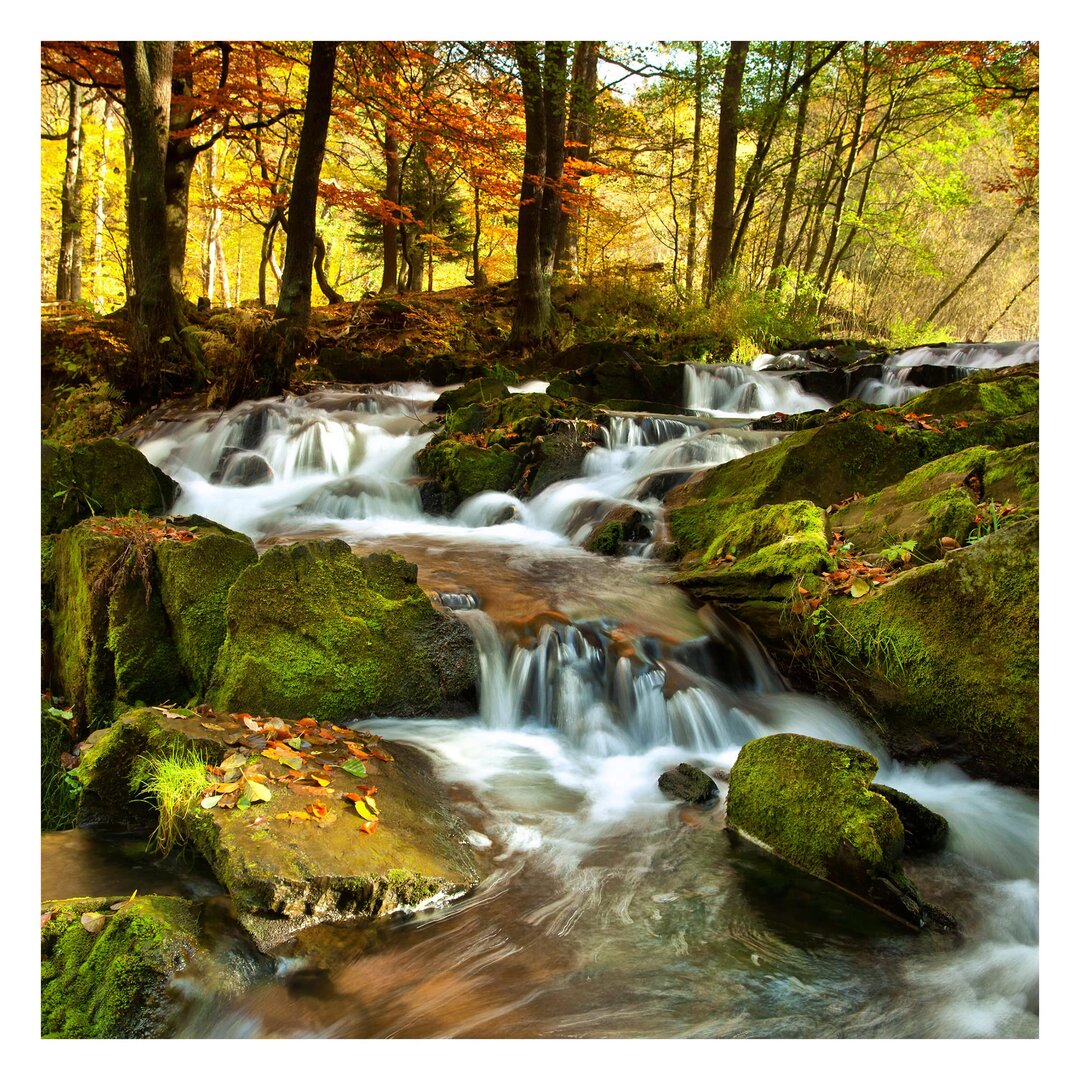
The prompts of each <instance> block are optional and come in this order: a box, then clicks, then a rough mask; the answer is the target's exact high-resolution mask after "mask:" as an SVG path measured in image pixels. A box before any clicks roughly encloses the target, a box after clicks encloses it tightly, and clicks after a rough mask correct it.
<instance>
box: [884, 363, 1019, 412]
mask: <svg viewBox="0 0 1080 1080" xmlns="http://www.w3.org/2000/svg"><path fill="white" fill-rule="evenodd" d="M1038 409H1039V377H1038V372H1037V371H1034V372H1033V371H1032V370H1031V369H1030V368H1024V369H1023V370H1022V371H1020V372H1017V371H1016V370H1015V369H1011V368H1010V369H1005V370H993V369H991V370H988V371H980V372H975V373H974V374H972V375H970V376H968V377H967V378H966V379H961V380H959V381H958V382H954V383H947V384H946V385H945V386H937V387H935V388H934V389H933V390H927V391H926V393H924V394H919V395H918V397H914V398H912V399H911V400H910V401H908V402H906V403H905V404H904V408H903V411H904V412H913V413H928V414H930V415H931V416H938V417H940V416H950V417H963V416H965V415H967V414H972V413H975V414H981V415H982V416H985V417H987V418H989V419H991V420H1004V419H1007V418H1009V417H1015V416H1021V415H1023V414H1025V413H1031V412H1038Z"/></svg>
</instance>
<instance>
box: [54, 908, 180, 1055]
mask: <svg viewBox="0 0 1080 1080" xmlns="http://www.w3.org/2000/svg"><path fill="white" fill-rule="evenodd" d="M116 905H119V906H118V907H116V908H115V909H114V906H116ZM41 915H42V926H41V1035H42V1037H43V1038H62V1039H154V1038H164V1037H167V1036H169V1035H171V1034H172V1033H173V1026H174V1017H175V1002H174V1001H173V999H172V998H171V995H170V990H169V984H170V982H171V980H172V978H173V976H174V975H175V974H176V973H177V972H179V971H182V970H183V969H184V967H185V966H186V965H187V964H188V963H189V962H190V961H191V959H192V958H193V957H194V956H195V955H196V951H197V935H198V929H199V909H198V906H197V905H194V904H192V903H191V902H189V901H187V900H182V899H180V898H179V897H175V896H136V897H134V898H129V897H123V896H111V897H94V898H85V897H84V898H79V899H76V900H56V901H50V902H47V903H44V904H42V905H41Z"/></svg>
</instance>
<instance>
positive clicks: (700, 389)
mask: <svg viewBox="0 0 1080 1080" xmlns="http://www.w3.org/2000/svg"><path fill="white" fill-rule="evenodd" d="M684 371H685V376H684V379H685V383H684V385H685V393H684V400H685V402H686V407H687V408H688V409H692V410H693V411H694V412H702V413H708V414H710V415H712V416H741V417H746V418H747V419H752V418H755V417H759V416H767V415H768V414H769V413H775V412H782V413H799V412H810V411H812V410H814V409H827V408H829V406H830V404H831V403H830V402H828V401H826V400H825V399H824V398H822V397H818V396H817V395H816V394H808V393H806V392H805V391H804V390H803V389H802V387H801V386H800V385H799V384H798V383H797V382H794V381H793V380H791V379H788V378H785V377H784V376H783V375H781V374H775V373H773V372H770V371H755V370H754V369H753V368H752V367H746V366H745V365H743V364H687V365H686V367H685V369H684Z"/></svg>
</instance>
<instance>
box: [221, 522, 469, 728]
mask: <svg viewBox="0 0 1080 1080" xmlns="http://www.w3.org/2000/svg"><path fill="white" fill-rule="evenodd" d="M227 623H228V633H227V636H226V638H225V643H224V645H223V646H222V649H221V651H220V653H219V655H218V660H217V666H216V669H215V673H214V678H213V685H212V688H211V690H210V694H209V699H210V701H211V702H212V703H213V704H214V706H215V707H216V708H219V709H223V710H226V711H230V712H231V711H240V710H243V711H245V712H254V713H262V714H264V715H272V716H281V717H290V718H296V717H302V716H314V717H316V718H317V719H319V720H322V721H329V720H342V719H347V718H354V717H360V716H371V715H383V716H388V715H390V716H419V715H430V714H433V713H446V712H448V711H450V712H454V711H461V710H462V709H465V708H468V707H469V706H470V705H471V703H472V702H473V701H474V700H475V697H474V694H475V680H476V657H475V647H474V645H473V640H472V637H471V636H470V634H469V632H468V630H467V629H466V628H465V627H464V626H463V625H462V624H461V623H460V622H458V621H457V620H456V619H454V618H453V617H452V616H450V615H447V614H445V613H443V612H441V611H437V610H436V609H435V608H434V607H433V606H432V604H431V601H430V599H429V598H428V596H427V594H426V593H425V592H424V591H423V590H422V589H421V588H420V587H419V586H418V585H417V584H416V566H415V564H413V563H409V562H406V561H405V560H404V559H402V558H400V557H399V556H397V555H395V554H393V553H380V554H375V555H369V556H366V557H364V558H359V557H357V556H355V555H353V553H352V551H351V550H350V549H349V546H348V544H346V543H344V541H341V540H330V541H308V542H306V543H300V544H293V545H290V546H287V547H286V546H281V547H275V548H271V549H270V550H269V551H268V552H266V553H265V554H264V555H263V556H262V558H261V559H259V561H258V562H257V563H255V564H253V565H251V566H249V567H247V568H246V569H245V570H244V571H243V572H242V573H241V574H240V576H239V577H238V578H237V580H236V582H235V584H234V585H233V586H232V589H231V591H230V592H229V598H228V608H227Z"/></svg>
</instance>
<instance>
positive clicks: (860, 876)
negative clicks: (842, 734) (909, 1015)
mask: <svg viewBox="0 0 1080 1080" xmlns="http://www.w3.org/2000/svg"><path fill="white" fill-rule="evenodd" d="M877 769H878V763H877V759H876V758H875V757H874V756H873V755H872V754H869V753H867V752H866V751H865V750H860V749H858V748H857V747H854V746H844V745H841V744H840V743H834V742H828V741H825V740H822V739H813V738H810V737H808V736H805V735H793V734H784V735H768V736H765V737H764V738H760V739H752V740H751V741H750V742H748V743H746V745H745V746H743V748H742V749H741V750H740V751H739V756H738V758H737V759H736V761H735V764H734V765H733V766H732V769H731V777H730V781H729V785H728V794H727V826H728V828H729V829H732V830H733V831H734V832H736V833H737V834H738V835H740V836H742V837H744V838H745V839H747V840H750V841H752V842H753V843H755V844H757V845H758V846H759V847H762V848H764V849H765V850H766V851H769V852H772V853H773V854H774V855H777V856H778V857H779V858H781V859H783V860H785V861H786V862H788V863H791V865H793V866H796V867H798V868H799V869H800V870H804V871H805V872H806V873H808V874H813V875H814V876H815V877H819V878H823V879H824V880H826V881H830V882H832V883H833V884H834V885H837V886H839V887H840V888H842V889H844V890H845V891H847V892H849V893H851V894H852V895H854V896H856V897H858V898H859V899H860V900H863V901H865V902H866V903H869V904H871V905H873V906H874V907H876V908H878V909H879V910H881V911H884V912H885V913H886V914H888V915H891V916H893V917H894V918H897V919H900V920H902V921H903V922H905V923H907V924H908V925H911V926H915V927H922V926H924V925H926V924H927V922H928V917H929V916H928V913H927V912H926V910H925V908H924V905H923V903H922V899H921V897H920V896H919V894H918V892H917V890H916V889H915V887H914V885H912V884H911V882H910V881H909V880H908V879H907V877H906V876H905V874H904V873H903V870H902V869H901V866H900V861H899V860H900V855H901V853H902V852H903V849H904V828H903V825H902V823H901V821H900V817H899V815H898V814H897V812H896V810H895V809H894V808H893V806H892V805H891V804H890V803H889V802H888V800H887V799H885V798H884V797H883V796H882V795H879V794H877V793H875V792H872V791H870V790H869V785H870V782H871V781H872V780H873V778H874V775H875V773H876V772H877Z"/></svg>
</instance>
